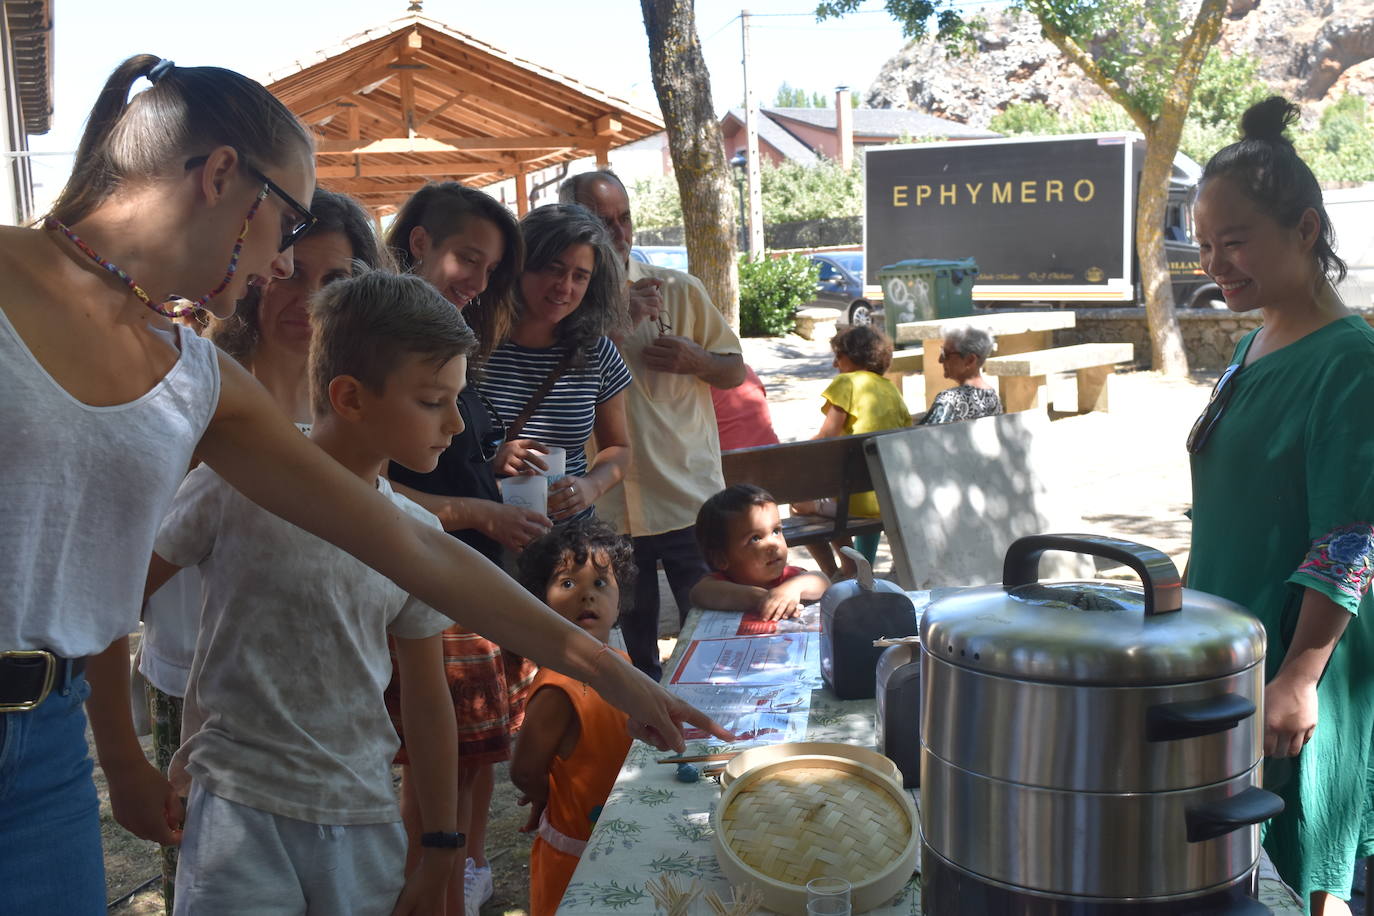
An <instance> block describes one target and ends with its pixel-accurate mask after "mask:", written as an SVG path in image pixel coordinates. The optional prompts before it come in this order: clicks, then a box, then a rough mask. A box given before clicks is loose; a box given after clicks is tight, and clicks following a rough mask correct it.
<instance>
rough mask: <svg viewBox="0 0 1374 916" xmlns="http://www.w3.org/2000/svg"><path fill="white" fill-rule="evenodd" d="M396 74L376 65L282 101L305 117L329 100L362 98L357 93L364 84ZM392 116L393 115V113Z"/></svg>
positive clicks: (299, 115)
mask: <svg viewBox="0 0 1374 916" xmlns="http://www.w3.org/2000/svg"><path fill="white" fill-rule="evenodd" d="M395 75H396V71H395V70H388V69H387V68H386V67H384V66H383V67H377V68H375V69H372V70H366V71H363V72H362V73H349V74H346V75H344V76H343V77H341V78H340V79H337V80H335V81H334V82H332V83H330V84H329V85H327V86H325V87H324V88H323V89H316V90H315V91H314V92H309V93H306V94H305V95H303V96H301V97H300V98H290V97H287V98H284V99H282V101H283V102H284V103H285V104H286V107H288V108H290V109H291V110H292V111H294V112H296V113H297V115H296V116H297V117H299V118H302V119H304V118H307V117H309V115H310V113H311V112H313V111H314V110H315V109H317V108H322V107H323V106H325V105H328V104H330V103H331V102H335V101H338V100H339V99H344V100H346V101H352V100H353V99H354V98H363V96H360V95H358V93H359V92H360V91H361V89H362V88H363V87H365V86H369V85H372V84H374V83H376V82H377V81H378V80H383V81H384V80H387V79H390V78H391V77H393V76H395ZM393 117H394V115H393Z"/></svg>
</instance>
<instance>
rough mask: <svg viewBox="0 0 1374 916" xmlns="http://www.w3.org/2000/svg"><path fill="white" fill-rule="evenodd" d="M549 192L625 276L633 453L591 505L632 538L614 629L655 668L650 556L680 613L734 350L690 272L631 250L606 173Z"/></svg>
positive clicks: (621, 196)
mask: <svg viewBox="0 0 1374 916" xmlns="http://www.w3.org/2000/svg"><path fill="white" fill-rule="evenodd" d="M559 199H560V200H561V201H563V202H564V203H579V204H582V205H583V206H584V207H586V208H587V209H589V210H591V211H592V212H593V213H595V214H596V215H597V216H599V217H600V218H601V220H602V222H604V223H605V224H606V228H607V230H608V231H609V232H610V234H611V241H612V244H614V245H615V248H616V251H617V252H619V253H620V256H621V257H622V258H624V259H625V264H626V269H627V272H628V275H629V280H630V318H631V321H632V323H633V329H632V330H631V331H629V332H628V333H627V334H625V335H624V336H623V337H622V338H621V339H620V340H619V341H617V343H618V344H619V346H620V353H621V355H622V356H623V357H624V359H625V362H626V363H628V364H629V367H630V372H631V373H632V374H633V375H634V379H635V380H634V384H632V385H631V386H630V387H629V389H628V390H627V402H626V405H625V406H626V414H627V417H628V420H629V432H630V443H631V446H632V448H633V452H632V454H633V458H632V460H631V462H630V469H629V471H628V473H627V474H626V475H625V481H624V483H623V484H622V485H621V486H619V487H617V488H615V489H613V490H611V491H610V492H609V493H607V494H606V495H605V496H603V497H602V498H601V499H600V500H599V501H598V502H597V504H596V508H597V512H598V513H599V514H600V515H601V516H602V517H603V518H605V519H606V520H607V521H609V522H611V523H612V524H614V525H617V526H618V527H619V528H620V530H621V531H622V532H624V533H627V534H629V535H630V536H631V537H632V538H633V540H634V550H635V563H636V565H637V566H638V567H639V577H638V580H637V581H636V583H635V596H634V607H633V608H632V609H631V610H630V612H629V613H628V614H626V615H623V616H622V617H621V618H620V628H621V631H622V632H623V634H624V636H625V646H626V648H627V649H628V650H629V652H630V658H631V659H632V660H633V661H634V663H635V666H636V667H637V668H639V669H640V670H641V671H643V672H644V673H646V674H648V675H649V676H650V677H653V678H655V679H657V678H659V677H660V676H661V675H662V668H661V666H660V661H659V655H658V641H657V640H658V602H659V595H658V568H657V567H658V563H659V562H660V561H661V562H662V563H663V571H664V572H665V573H666V574H667V576H668V585H669V587H670V588H671V589H672V591H673V599H674V601H676V602H677V607H678V617H679V620H680V619H681V618H683V617H685V616H686V614H687V608H688V607H689V602H688V598H687V594H688V592H689V591H691V588H692V586H693V585H695V584H696V583H697V582H698V581H699V580H700V579H701V577H702V576H704V575H706V574H707V572H708V570H707V568H706V564H705V562H703V560H702V558H701V553H700V551H699V550H698V548H697V543H696V534H695V532H694V531H693V525H694V524H695V522H696V517H697V510H698V509H700V508H701V504H702V503H703V502H705V501H706V500H707V498H708V497H710V496H711V495H713V494H714V493H716V492H717V491H718V490H721V489H723V488H724V486H725V482H724V479H723V478H722V477H721V472H720V442H719V438H718V434H717V432H716V415H715V411H714V409H713V408H712V406H711V388H713V387H714V388H734V387H735V386H736V385H738V384H739V383H740V382H742V381H743V380H744V358H743V356H742V355H741V353H740V343H739V338H738V337H737V336H735V332H734V331H732V330H730V325H729V324H727V323H726V321H725V317H724V316H723V315H721V313H720V310H719V309H717V308H716V307H715V305H714V304H713V303H712V302H711V298H710V296H708V295H707V293H706V288H705V287H704V286H702V285H701V281H700V280H698V279H697V278H696V277H693V276H691V275H690V274H685V273H682V272H681V271H677V270H669V269H668V268H666V267H656V266H654V265H652V264H646V263H644V262H642V261H636V260H634V259H632V258H631V257H630V248H631V246H632V245H633V244H634V221H633V219H632V218H631V216H630V197H629V194H628V193H626V191H625V186H624V185H623V184H622V183H621V181H620V179H619V178H617V177H616V176H615V174H614V173H613V172H609V171H603V172H587V173H583V174H581V175H576V176H574V177H572V178H570V179H568V180H567V181H566V182H564V183H563V186H562V187H561V188H560V189H559Z"/></svg>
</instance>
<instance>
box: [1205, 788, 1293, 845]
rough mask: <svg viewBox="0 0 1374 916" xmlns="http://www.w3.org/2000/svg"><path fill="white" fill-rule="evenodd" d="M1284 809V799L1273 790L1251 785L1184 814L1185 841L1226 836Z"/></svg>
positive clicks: (1267, 818)
mask: <svg viewBox="0 0 1374 916" xmlns="http://www.w3.org/2000/svg"><path fill="white" fill-rule="evenodd" d="M1282 812H1283V799H1281V798H1279V797H1278V796H1277V795H1275V794H1274V793H1273V792H1270V791H1267V790H1265V789H1261V788H1259V787H1258V786H1251V787H1250V788H1248V789H1246V790H1245V791H1244V792H1241V793H1239V794H1236V795H1232V796H1231V797H1230V798H1223V799H1222V800H1221V801H1218V802H1212V803H1211V804H1208V805H1198V806H1197V807H1196V808H1189V809H1188V810H1187V811H1185V812H1184V813H1183V819H1184V822H1185V823H1186V824H1187V825H1188V842H1189V843H1201V842H1202V841H1203V840H1212V839H1216V838H1217V837H1219V836H1225V835H1226V834H1228V833H1230V832H1231V831H1232V830H1238V829H1240V828H1241V827H1251V826H1253V825H1255V824H1262V823H1264V822H1265V821H1267V820H1269V818H1271V817H1275V816H1276V815H1278V814H1281V813H1282Z"/></svg>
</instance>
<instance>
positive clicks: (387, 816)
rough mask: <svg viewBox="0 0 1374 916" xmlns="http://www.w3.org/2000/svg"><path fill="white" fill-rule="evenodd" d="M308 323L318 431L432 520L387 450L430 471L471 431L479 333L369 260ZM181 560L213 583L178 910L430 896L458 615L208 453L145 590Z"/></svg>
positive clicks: (445, 844) (338, 455)
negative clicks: (401, 748) (397, 486)
mask: <svg viewBox="0 0 1374 916" xmlns="http://www.w3.org/2000/svg"><path fill="white" fill-rule="evenodd" d="M311 324H312V326H313V329H314V338H313V340H312V343H311V349H310V381H311V398H312V401H313V407H314V424H313V428H312V430H311V433H310V438H311V439H312V440H313V441H314V442H315V443H316V444H317V445H319V446H320V447H321V448H322V449H324V450H325V451H326V452H328V453H329V454H330V456H332V457H333V458H334V459H335V460H336V461H338V462H339V463H340V464H342V465H344V466H345V467H346V468H348V469H349V470H351V471H353V472H354V473H356V474H357V475H358V476H360V477H362V478H363V479H364V480H367V481H370V482H374V484H375V486H376V487H377V489H378V490H380V491H381V492H382V493H383V494H384V495H386V496H388V497H389V498H390V499H391V500H392V502H394V503H395V505H396V508H397V510H398V511H402V512H407V513H409V514H411V515H413V516H415V517H416V518H420V519H423V520H425V521H426V522H428V523H432V524H434V525H436V526H437V525H438V520H437V519H436V518H435V517H434V516H432V515H430V514H429V513H428V512H426V511H425V510H424V509H421V508H420V507H419V506H418V505H416V504H415V503H412V502H410V501H409V500H407V499H405V498H404V497H402V496H399V495H397V494H395V493H393V492H392V491H391V488H390V486H389V485H388V483H387V481H386V480H385V478H383V477H381V476H380V472H381V470H382V469H383V468H384V467H385V466H386V463H387V462H388V461H391V460H394V461H397V462H399V463H401V464H403V465H405V466H406V467H409V468H412V469H414V470H417V471H428V470H432V469H433V468H434V466H435V464H436V462H437V461H438V458H439V455H440V453H441V452H442V451H443V450H444V449H445V448H446V447H447V446H448V444H449V441H450V439H451V438H452V437H453V436H454V435H456V434H457V433H459V432H461V431H462V429H463V425H462V420H461V419H460V418H459V415H458V408H457V398H458V393H459V392H460V391H461V390H462V388H463V386H464V383H465V380H466V372H467V355H468V354H469V353H471V352H472V350H473V348H474V346H475V343H476V342H475V339H474V337H473V334H472V332H471V330H469V329H468V327H467V325H466V324H465V323H464V321H463V319H462V317H461V316H460V314H459V312H458V310H457V309H455V308H454V307H453V306H452V304H450V303H449V302H448V301H447V300H445V299H444V298H443V297H442V296H440V295H439V294H438V293H437V292H435V291H434V289H433V287H431V286H430V285H429V284H428V283H426V282H425V281H423V280H421V279H419V278H418V277H413V276H397V275H395V274H388V273H384V272H381V271H374V272H370V273H365V274H362V275H360V276H356V277H353V278H352V279H347V280H340V281H337V282H335V283H333V284H331V285H330V286H328V287H326V288H325V289H324V290H322V291H321V293H320V294H319V295H318V296H317V297H316V299H315V301H314V302H313V303H312V306H311ZM192 565H194V566H198V567H199V569H200V571H201V573H202V575H203V577H204V596H205V597H204V607H203V610H202V614H201V623H200V633H199V638H198V640H197V644H196V653H195V660H194V661H193V662H192V665H191V674H190V681H189V684H188V686H187V693H186V709H185V725H184V732H185V734H186V735H187V736H188V737H186V739H185V742H184V743H183V744H182V746H181V749H180V750H179V751H178V752H177V754H176V756H175V757H174V758H173V761H172V768H171V777H172V781H173V784H174V785H176V786H177V787H178V788H179V789H181V790H183V791H185V790H186V788H187V785H188V783H189V788H190V800H189V805H188V810H187V819H186V825H185V829H184V834H183V839H182V844H181V861H180V866H179V869H178V873H177V882H176V884H177V886H176V903H175V912H176V913H177V914H182V913H194V914H197V916H200V914H221V913H255V914H257V913H273V914H277V913H282V914H286V913H296V914H329V916H347V914H359V916H363V914H376V916H386V914H388V913H393V912H394V913H412V912H414V913H421V912H423V913H429V912H437V911H442V906H443V899H444V892H445V887H446V885H447V883H448V879H449V875H450V872H451V870H452V868H453V865H454V863H455V862H461V861H462V854H463V845H464V839H463V837H462V835H461V834H459V833H456V832H455V831H456V823H457V780H456V774H457V772H458V767H457V734H456V729H455V723H454V719H453V707H452V703H451V702H450V700H449V689H448V683H447V680H446V678H445V676H444V669H443V659H442V650H441V643H440V636H439V634H440V633H441V632H442V631H443V630H444V628H445V627H448V626H451V625H452V621H450V620H449V619H448V618H447V617H444V616H442V615H440V614H438V613H437V612H435V611H433V610H431V609H430V608H428V607H426V606H425V605H423V604H420V603H419V602H418V601H416V600H415V599H413V598H411V597H410V596H408V595H407V594H405V592H403V591H402V590H401V589H400V588H399V587H397V586H396V585H395V584H393V583H392V582H391V581H390V580H388V579H386V578H385V577H383V576H382V575H381V574H379V573H376V572H373V571H372V570H370V569H368V568H367V567H366V566H364V565H363V564H362V563H360V562H358V561H357V560H355V559H354V558H353V557H351V556H349V555H348V554H346V553H344V552H343V551H342V550H340V549H338V548H336V547H334V546H332V545H330V544H329V543H327V542H325V541H323V540H320V539H319V538H316V537H315V536H313V535H310V534H307V533H305V532H304V531H302V530H301V529H299V528H296V527H295V526H293V525H291V524H290V523H288V522H285V521H282V520H281V519H279V518H277V517H276V516H274V515H271V514H270V513H268V512H266V511H264V510H262V509H260V508H259V507H258V506H257V505H255V504H254V503H252V502H250V501H249V500H248V499H247V498H246V497H244V496H242V495H240V494H239V492H238V491H237V490H235V489H233V488H232V487H230V486H229V485H228V484H227V483H225V482H224V481H223V480H222V479H221V478H220V477H219V476H218V475H216V474H215V473H214V472H213V471H211V470H210V469H209V468H208V467H205V466H201V467H199V468H197V469H196V470H195V471H193V472H192V473H191V474H190V475H189V476H188V477H187V478H186V481H185V483H184V484H183V485H182V487H181V489H180V490H179V491H178V493H177V497H176V500H175V502H174V503H173V506H172V509H171V512H170V513H169V514H168V516H167V519H166V521H165V522H164V523H163V526H162V529H161V531H160V532H159V534H158V538H157V542H156V545H155V555H154V557H153V563H152V568H151V570H150V573H149V589H150V591H151V590H155V589H156V588H157V587H158V586H159V585H160V584H161V583H162V582H164V581H166V579H167V578H168V577H170V576H171V575H172V574H174V573H175V572H176V570H177V569H178V568H180V567H185V566H192ZM388 633H389V634H391V635H392V636H394V637H396V648H397V659H398V665H397V668H398V675H399V678H400V683H401V702H402V713H403V716H405V717H406V734H407V736H408V737H410V741H409V742H408V743H409V749H410V759H411V767H412V771H413V774H414V776H415V781H416V787H417V794H418V795H419V800H420V807H421V817H422V821H423V825H424V831H425V833H424V836H423V839H422V843H423V845H424V847H425V848H424V854H423V856H422V857H421V860H420V864H419V866H418V868H417V869H416V870H415V871H414V872H413V873H412V874H411V875H410V876H408V877H407V876H406V875H405V873H404V861H405V834H404V831H403V828H402V826H401V818H400V811H399V808H398V807H397V802H396V797H395V792H394V790H393V788H392V783H391V768H390V764H391V759H392V757H393V756H394V754H395V752H396V748H397V745H398V741H397V738H396V732H395V730H394V729H393V728H392V726H391V722H390V720H389V718H388V716H387V711H386V707H385V706H384V704H383V700H382V693H383V691H384V690H385V688H386V686H387V682H388V680H389V678H390V675H391V663H390V658H389V655H388V652H387V634H388Z"/></svg>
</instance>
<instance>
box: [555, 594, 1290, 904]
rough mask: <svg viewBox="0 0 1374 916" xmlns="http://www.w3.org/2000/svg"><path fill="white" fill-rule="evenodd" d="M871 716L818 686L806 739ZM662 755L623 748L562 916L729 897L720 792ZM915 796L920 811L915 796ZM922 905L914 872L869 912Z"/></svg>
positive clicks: (690, 629)
mask: <svg viewBox="0 0 1374 916" xmlns="http://www.w3.org/2000/svg"><path fill="white" fill-rule="evenodd" d="M808 610H809V612H810V613H809V614H808V616H807V621H808V623H809V622H811V621H813V620H814V619H815V618H814V616H813V615H814V614H815V610H814V608H812V609H808ZM726 616H733V617H734V618H735V619H738V618H739V617H740V615H739V614H734V615H724V614H723V613H722V612H718V611H702V610H699V609H697V610H693V611H692V612H691V614H690V615H688V617H687V620H686V622H685V624H684V625H683V628H682V634H681V635H680V636H679V638H678V642H677V647H676V649H675V650H674V652H673V657H672V658H671V659H670V660H669V662H668V664H667V665H665V666H664V672H665V674H664V682H665V683H670V682H671V680H672V676H673V673H674V671H676V669H677V667H678V665H679V664H680V663H681V660H682V657H683V655H684V654H685V653H686V651H687V647H688V646H689V645H690V643H691V641H692V639H693V636H694V634H695V633H696V631H697V629H698V626H699V625H700V624H702V621H703V618H705V620H706V624H705V626H704V627H702V629H703V631H710V632H711V633H712V634H713V635H714V634H716V633H719V632H720V631H721V630H722V629H728V628H729V627H730V626H731V622H730V621H728V620H725V619H724V618H725V617H726ZM706 711H707V712H712V710H709V709H708V710H706ZM875 713H876V708H875V705H874V701H873V700H850V701H845V700H839V699H836V698H835V696H834V695H833V694H832V693H830V691H828V690H826V689H824V688H819V689H816V690H813V691H812V692H811V702H810V712H809V718H808V719H807V724H806V738H807V739H808V740H813V741H843V742H846V743H848V744H858V745H863V746H864V747H869V748H871V747H873V746H874V742H875V740H876V721H875ZM729 749H731V747H730V746H722V745H720V744H718V743H716V742H715V741H714V740H711V741H706V740H698V741H689V742H688V748H687V753H688V754H693V755H695V754H709V753H715V752H719V751H721V750H729ZM665 756H669V754H666V753H664V752H662V751H658V750H655V749H654V748H652V747H650V746H649V745H647V744H644V743H642V742H638V741H636V742H635V743H634V745H633V746H632V747H631V748H630V753H629V755H628V756H627V757H626V758H625V763H624V765H623V766H622V768H621V771H620V776H619V778H618V779H617V780H616V784H615V788H613V789H612V790H611V794H610V797H609V798H607V800H606V805H605V807H604V808H603V809H602V811H601V815H600V818H599V819H598V820H597V823H596V827H595V829H594V830H593V831H592V836H591V839H590V841H589V842H588V844H587V849H586V852H584V853H583V855H582V861H581V862H580V863H579V864H578V866H577V871H576V872H575V873H574V875H573V879H572V881H571V882H570V883H569V885H568V889H567V891H566V893H565V894H564V897H563V902H562V904H561V905H560V906H559V908H558V912H559V914H560V916H593V914H594V916H610V914H618V916H657V914H659V913H661V912H662V911H661V910H660V909H658V908H657V907H656V906H655V905H654V901H653V898H652V897H651V896H650V894H649V891H648V890H647V889H646V887H645V885H646V884H647V883H648V882H650V881H653V880H654V879H655V878H657V877H658V876H659V875H671V876H674V877H676V878H677V879H678V881H679V883H680V884H681V883H686V882H687V881H690V880H693V879H695V880H697V881H699V882H700V885H701V886H702V888H703V889H704V890H707V891H715V892H716V893H717V894H719V895H720V897H721V899H723V900H729V899H731V891H730V885H729V883H728V882H727V881H726V880H725V876H724V875H723V874H722V872H721V870H720V867H719V865H717V864H716V856H715V852H714V850H713V849H712V847H711V833H712V831H711V812H712V810H713V809H714V807H715V804H716V802H717V801H719V799H720V785H719V783H718V782H717V781H716V780H715V779H713V778H709V777H705V776H703V777H702V778H701V780H700V781H699V782H696V783H682V782H678V781H677V779H676V778H675V774H676V767H674V766H672V765H670V764H660V763H658V762H657V761H658V759H659V758H660V757H665ZM913 797H914V798H915V799H916V803H917V806H918V807H919V805H920V797H919V794H918V793H917V792H916V791H915V790H913ZM1260 870H1261V877H1260V899H1261V901H1262V902H1263V903H1265V904H1267V905H1268V906H1269V907H1270V909H1272V910H1273V911H1274V913H1275V914H1279V916H1301V914H1302V912H1303V910H1302V907H1301V905H1300V904H1299V903H1298V900H1297V897H1296V896H1295V895H1294V893H1293V892H1292V891H1291V890H1290V889H1289V888H1288V887H1287V886H1286V885H1284V884H1283V882H1282V881H1280V880H1279V878H1278V875H1277V873H1275V872H1274V871H1273V868H1272V867H1271V866H1270V865H1269V860H1268V857H1267V856H1264V857H1262V858H1261V860H1260ZM920 897H921V890H920V875H919V874H916V875H913V876H912V878H911V880H910V881H908V882H907V884H906V886H905V887H903V888H902V890H901V892H900V893H898V895H897V896H896V897H895V898H893V899H892V900H891V901H889V902H888V903H887V904H886V905H885V906H882V907H879V908H878V909H876V910H871V911H870V912H872V913H875V914H902V916H919V914H920V912H921V900H920ZM709 912H710V910H709V909H708V908H707V907H706V906H705V905H704V904H703V903H702V902H701V901H698V902H697V904H696V905H695V908H694V909H693V910H692V913H693V916H696V914H698V913H699V914H703V916H704V914H707V913H709Z"/></svg>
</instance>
